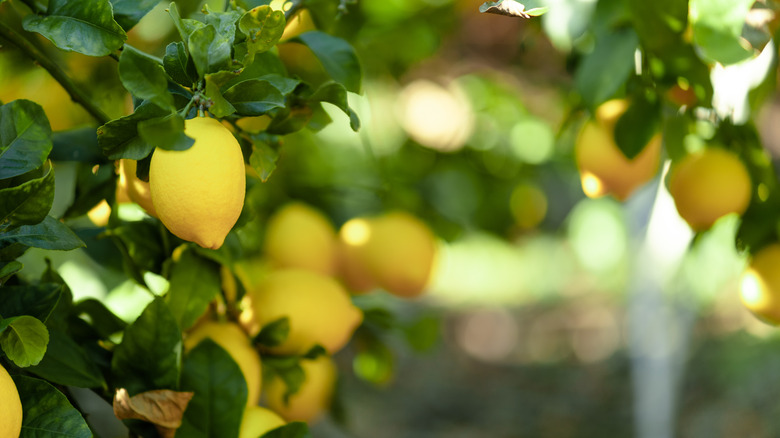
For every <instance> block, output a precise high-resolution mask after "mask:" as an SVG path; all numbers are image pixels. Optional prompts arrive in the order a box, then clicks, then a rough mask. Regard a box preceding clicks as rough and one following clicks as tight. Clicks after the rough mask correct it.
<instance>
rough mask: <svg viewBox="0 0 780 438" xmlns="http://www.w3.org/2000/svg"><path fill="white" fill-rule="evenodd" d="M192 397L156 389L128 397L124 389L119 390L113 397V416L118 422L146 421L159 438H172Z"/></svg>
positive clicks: (186, 393) (185, 393) (188, 394)
mask: <svg viewBox="0 0 780 438" xmlns="http://www.w3.org/2000/svg"><path fill="white" fill-rule="evenodd" d="M193 395H194V393H193V392H178V391H171V390H169V389H158V390H154V391H147V392H142V393H140V394H136V395H134V396H132V397H130V394H128V392H127V390H126V389H124V388H120V389H118V390H117V391H116V394H115V395H114V415H116V417H117V418H119V419H120V420H125V419H136V420H143V421H148V422H149V423H152V424H154V425H155V426H157V431H158V432H159V433H160V435H161V436H163V437H164V438H173V436H174V435H175V433H176V429H178V428H179V426H181V420H182V417H183V416H184V411H185V409H187V404H188V403H189V402H190V399H192V396H193Z"/></svg>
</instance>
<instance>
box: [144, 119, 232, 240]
mask: <svg viewBox="0 0 780 438" xmlns="http://www.w3.org/2000/svg"><path fill="white" fill-rule="evenodd" d="M184 132H185V134H187V135H188V136H190V137H192V138H194V139H195V144H193V145H192V147H190V148H189V149H187V150H185V151H167V150H164V149H160V148H157V149H155V151H154V155H152V163H151V167H150V169H149V185H150V189H151V194H152V203H153V204H154V209H155V210H156V212H157V215H158V216H159V218H160V220H161V221H162V223H163V224H165V226H166V227H167V228H168V230H170V231H171V232H172V233H173V234H175V235H176V236H178V237H180V238H182V239H184V240H188V241H191V242H195V243H197V244H198V245H200V246H202V247H204V248H210V249H217V248H219V247H220V246H222V243H223V242H224V240H225V237H226V236H227V234H228V232H229V231H230V229H231V228H232V227H233V225H235V223H236V221H237V220H238V216H239V215H240V214H241V208H242V207H243V205H244V194H245V191H246V175H245V170H244V158H243V155H242V154H241V147H240V146H239V144H238V141H236V138H235V137H233V135H232V134H231V133H230V131H228V130H227V128H225V127H224V126H223V125H222V124H221V123H219V122H218V121H217V120H214V119H211V118H206V117H197V118H194V119H190V120H187V121H186V122H185V128H184Z"/></svg>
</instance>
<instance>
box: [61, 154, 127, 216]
mask: <svg viewBox="0 0 780 438" xmlns="http://www.w3.org/2000/svg"><path fill="white" fill-rule="evenodd" d="M115 194H116V171H115V169H114V163H105V164H102V165H99V166H98V167H97V170H96V169H95V166H94V164H93V163H82V164H80V165H79V166H78V168H77V171H76V196H75V200H74V201H73V204H71V205H70V207H68V210H67V211H65V214H64V215H63V218H65V219H69V218H73V217H79V216H83V215H85V214H87V213H88V212H89V211H90V210H91V209H92V208H94V207H95V206H96V205H98V204H99V203H101V202H102V201H103V200H109V201H112V200H113V199H114V196H115Z"/></svg>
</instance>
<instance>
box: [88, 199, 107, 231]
mask: <svg viewBox="0 0 780 438" xmlns="http://www.w3.org/2000/svg"><path fill="white" fill-rule="evenodd" d="M109 216H111V206H110V205H108V201H106V200H105V199H103V200H102V201H100V202H99V203H97V205H95V206H94V207H92V208H91V209H90V210H89V211H88V212H87V217H88V218H89V220H90V221H92V223H93V224H95V225H96V226H98V227H105V226H106V225H108V218H109Z"/></svg>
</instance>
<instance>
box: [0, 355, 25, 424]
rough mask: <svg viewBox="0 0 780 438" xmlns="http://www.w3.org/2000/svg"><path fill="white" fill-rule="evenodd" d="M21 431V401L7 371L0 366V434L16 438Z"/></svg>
mask: <svg viewBox="0 0 780 438" xmlns="http://www.w3.org/2000/svg"><path fill="white" fill-rule="evenodd" d="M21 431H22V401H21V400H20V399H19V391H18V390H17V389H16V384H15V383H14V381H13V379H11V376H10V375H9V374H8V371H6V370H5V368H3V367H2V366H0V436H2V437H9V438H11V437H13V438H16V437H18V436H19V434H20V433H21Z"/></svg>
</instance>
